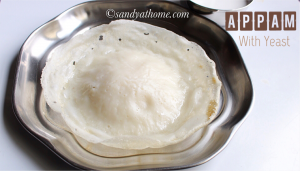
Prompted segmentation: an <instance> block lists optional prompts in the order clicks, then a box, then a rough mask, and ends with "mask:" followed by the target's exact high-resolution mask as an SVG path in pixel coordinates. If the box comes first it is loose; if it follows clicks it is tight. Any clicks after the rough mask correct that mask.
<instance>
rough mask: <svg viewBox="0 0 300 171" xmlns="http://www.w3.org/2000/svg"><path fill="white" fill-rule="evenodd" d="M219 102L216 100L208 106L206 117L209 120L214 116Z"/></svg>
mask: <svg viewBox="0 0 300 171" xmlns="http://www.w3.org/2000/svg"><path fill="white" fill-rule="evenodd" d="M216 107H217V102H216V101H215V100H211V101H210V102H209V105H208V109H207V112H206V115H207V117H208V118H210V117H211V115H212V114H214V113H215V112H216Z"/></svg>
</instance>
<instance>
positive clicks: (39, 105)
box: [13, 1, 253, 170]
mask: <svg viewBox="0 0 300 171" xmlns="http://www.w3.org/2000/svg"><path fill="white" fill-rule="evenodd" d="M107 9H114V10H115V11H129V12H132V11H133V10H134V9H136V11H144V12H145V11H147V10H148V9H151V10H152V11H153V12H154V11H166V12H179V11H185V12H189V13H190V16H189V18H188V19H164V18H162V19H143V20H141V19H138V21H142V22H146V23H150V24H153V25H156V26H160V27H164V28H166V29H169V30H171V31H173V32H175V33H177V34H179V35H182V36H184V37H186V38H187V39H189V40H191V41H194V42H196V43H198V44H199V45H201V46H202V47H203V48H204V50H205V51H206V53H207V54H208V56H209V57H210V58H211V59H213V60H214V61H215V62H216V64H217V71H218V74H219V77H220V79H221V81H222V83H223V87H222V96H221V100H222V106H221V108H220V112H219V116H218V118H217V119H215V120H214V121H213V122H212V123H211V124H210V125H208V126H207V127H206V128H204V129H203V130H202V131H203V132H202V135H201V138H200V139H198V140H197V141H196V143H194V144H191V145H190V146H189V147H188V148H186V147H184V148H179V149H182V150H176V149H174V150H172V148H170V147H169V148H168V150H167V152H162V153H147V154H143V155H138V154H137V155H130V156H125V157H101V156H97V155H94V154H92V153H90V152H88V151H86V150H85V149H83V148H82V147H81V146H80V145H79V144H78V143H77V141H76V139H75V137H74V136H73V135H72V134H70V133H69V132H67V131H65V130H64V129H61V128H59V127H57V126H55V125H54V124H52V123H51V122H49V120H48V119H47V118H46V115H47V114H48V112H49V113H51V109H49V110H44V109H43V107H44V106H45V101H44V100H43V98H42V95H41V92H42V88H41V85H40V77H41V71H42V69H43V67H44V66H45V61H46V60H47V57H48V54H49V53H50V52H51V50H52V49H54V48H55V47H56V46H58V45H60V44H62V43H64V42H66V41H68V40H69V39H70V38H71V37H73V36H74V35H76V34H77V33H79V32H80V31H84V30H86V29H89V28H91V27H94V26H97V25H101V24H105V23H109V22H110V21H111V19H109V18H107V17H106V10H107ZM252 100H253V88H252V84H251V80H250V77H249V75H248V73H247V70H246V67H245V65H244V63H243V60H242V57H241V55H240V53H239V50H238V48H237V46H236V44H235V43H234V40H233V39H232V38H231V37H230V35H229V34H228V33H227V32H226V31H224V30H223V29H222V28H221V27H219V26H218V25H216V24H215V23H213V22H211V21H209V20H208V19H205V18H203V17H201V16H198V15H196V14H193V12H192V11H189V10H188V9H185V8H183V7H181V6H179V5H176V4H173V3H170V2H145V1H138V2H128V1H127V2H111V1H106V2H103V1H101V2H99V1H94V2H86V3H83V4H79V5H77V6H75V7H72V8H70V9H68V10H67V11H65V12H64V13H62V14H60V15H59V16H58V17H56V18H54V19H53V20H51V21H49V22H47V23H46V24H44V25H43V26H41V27H40V28H38V29H37V30H35V31H34V32H33V33H32V34H31V35H30V36H29V38H28V39H27V40H26V42H25V43H24V45H23V46H22V48H21V50H20V54H19V61H18V67H17V74H16V80H15V87H14V95H13V104H14V110H15V114H16V116H17V118H18V120H19V121H20V123H21V124H22V125H23V126H24V127H25V129H26V130H28V131H29V132H30V133H31V134H33V135H34V136H35V137H36V138H38V139H39V140H40V141H41V142H42V143H44V144H45V145H46V146H47V147H49V148H50V149H51V150H52V151H53V152H54V153H56V154H57V155H58V156H59V157H61V158H62V159H63V160H65V161H66V162H68V163H69V164H71V165H72V166H74V167H77V168H80V169H97V170H98V169H108V170H132V169H153V168H165V169H179V168H188V167H193V166H196V165H200V164H203V163H205V162H207V161H208V160H210V159H212V158H213V157H214V156H216V155H217V154H218V153H219V152H220V151H221V150H223V149H224V148H225V146H226V145H227V144H228V143H229V141H230V139H231V138H232V136H233V135H234V133H235V132H236V131H237V129H238V128H239V126H240V125H241V124H242V122H243V121H244V120H245V118H246V116H247V112H248V110H249V109H250V106H251V103H252Z"/></svg>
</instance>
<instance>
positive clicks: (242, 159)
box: [0, 0, 300, 171]
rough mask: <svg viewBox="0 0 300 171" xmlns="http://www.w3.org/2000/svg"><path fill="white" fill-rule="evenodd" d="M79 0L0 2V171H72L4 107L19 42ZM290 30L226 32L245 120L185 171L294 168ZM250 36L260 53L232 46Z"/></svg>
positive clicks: (298, 131) (256, 6)
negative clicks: (251, 95) (237, 64)
mask: <svg viewBox="0 0 300 171" xmlns="http://www.w3.org/2000/svg"><path fill="white" fill-rule="evenodd" d="M80 2H83V0H72V1H71V0H60V1H58V0H51V1H50V0H43V1H37V0H26V1H25V0H22V1H20V0H18V1H17V0H2V1H1V3H0V114H1V115H0V170H41V169H43V170H44V169H47V170H62V169H69V170H70V169H73V168H72V167H70V166H68V165H67V164H66V163H64V162H63V161H62V160H61V159H59V158H58V157H57V156H55V155H54V154H53V153H52V152H51V151H50V150H48V149H47V148H46V147H44V146H43V145H42V144H41V143H40V142H39V141H38V140H36V139H35V138H33V137H32V136H31V135H30V134H29V133H27V132H26V131H25V130H24V129H23V128H22V127H21V125H20V124H19V123H18V121H17V120H16V118H15V116H14V115H13V111H12V108H11V91H12V85H13V81H12V80H13V78H14V75H13V73H14V69H15V63H13V60H14V59H15V58H16V57H17V54H18V51H19V49H20V47H21V45H22V43H23V42H24V41H25V40H26V38H27V37H28V36H29V35H30V33H31V32H32V31H33V30H35V29H36V28H37V27H39V26H40V25H42V24H44V23H45V22H47V21H48V20H50V19H52V18H53V17H55V16H57V15H58V14H59V13H61V12H63V11H64V10H66V9H68V8H69V7H71V6H73V5H76V4H78V3H80ZM299 4H300V3H299V1H297V0H255V2H254V3H253V4H252V5H251V6H250V7H249V8H248V9H247V11H297V22H298V23H300V22H299V18H300V15H299V13H300V12H299ZM299 26H300V25H299V24H298V25H297V31H276V32H269V31H260V32H258V31H247V32H242V31H231V32H230V34H231V35H232V36H233V38H234V39H235V41H236V43H237V44H238V46H239V47H240V52H241V54H242V56H243V58H244V62H245V64H246V66H247V69H248V71H249V74H250V76H251V79H252V82H253V86H254V90H255V102H254V105H253V109H252V111H251V112H250V115H249V117H248V118H247V120H246V121H245V122H244V124H243V125H242V126H241V128H240V129H239V130H238V132H237V133H236V135H235V136H234V137H233V139H232V141H231V142H230V143H229V145H228V146H227V147H226V148H225V150H224V151H222V152H221V153H220V154H219V155H217V156H216V157H215V158H214V159H212V160H211V161H209V162H208V163H206V164H204V165H201V166H198V167H195V168H192V169H190V170H209V171H210V170H222V171H224V170H228V171H235V170H236V171H243V170H251V171H253V170H256V171H257V170H271V171H275V170H299V169H300V108H299V106H300V91H299V89H300V72H299V69H300V60H299V59H300V56H299V48H300V44H299V30H300V27H299ZM247 35H248V36H257V37H259V38H260V39H261V46H260V47H245V46H242V47H241V46H240V45H239V36H247ZM263 36H270V37H272V38H275V39H276V38H280V39H281V38H286V37H287V36H289V38H290V46H289V47H270V46H268V47H266V46H265V42H264V37H263Z"/></svg>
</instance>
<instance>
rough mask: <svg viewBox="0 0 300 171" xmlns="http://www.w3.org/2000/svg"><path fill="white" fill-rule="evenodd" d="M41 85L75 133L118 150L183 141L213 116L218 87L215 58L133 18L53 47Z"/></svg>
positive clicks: (179, 37)
mask: <svg viewBox="0 0 300 171" xmlns="http://www.w3.org/2000/svg"><path fill="white" fill-rule="evenodd" d="M41 83H42V87H43V90H44V91H43V92H44V97H45V99H46V101H47V104H48V105H49V106H50V107H51V108H52V109H53V110H55V111H57V112H59V113H61V115H62V117H63V119H64V121H65V122H66V124H67V125H68V127H69V128H70V130H71V131H72V133H73V134H74V135H76V136H79V137H80V138H82V139H84V140H86V141H88V142H90V143H94V144H98V143H101V144H103V145H106V146H110V147H114V148H122V149H145V148H161V147H165V146H168V145H171V144H175V143H178V142H180V141H183V140H184V139H186V138H187V137H189V136H190V135H191V134H193V133H194V132H195V131H197V130H199V129H200V128H202V127H204V126H206V125H207V124H209V123H210V122H211V121H212V120H213V119H214V118H215V117H216V114H217V110H216V108H217V106H218V103H219V96H220V88H221V82H220V80H219V79H218V76H217V74H216V69H215V63H214V62H213V61H212V60H211V59H209V58H208V56H207V55H206V54H205V51H204V50H203V49H202V48H201V47H200V46H199V45H198V44H196V43H194V42H190V41H188V40H187V39H185V38H183V37H181V36H179V35H177V34H175V33H173V32H171V31H168V30H166V29H163V28H160V27H156V26H152V25H150V24H146V23H142V22H137V21H130V20H117V21H112V22H111V23H110V24H108V25H101V26H98V27H95V28H93V29H91V30H88V31H86V32H84V33H83V34H80V35H77V36H75V37H73V38H72V39H71V40H70V41H68V42H67V43H65V44H63V45H61V46H59V47H58V48H56V49H55V50H53V53H51V54H50V58H49V61H47V63H46V66H45V68H44V70H43V72H42V79H41Z"/></svg>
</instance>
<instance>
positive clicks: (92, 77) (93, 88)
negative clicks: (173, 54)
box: [64, 50, 185, 135]
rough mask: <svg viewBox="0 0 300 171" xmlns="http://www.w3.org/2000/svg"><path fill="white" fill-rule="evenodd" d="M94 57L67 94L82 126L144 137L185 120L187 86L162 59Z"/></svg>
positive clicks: (78, 70)
mask: <svg viewBox="0 0 300 171" xmlns="http://www.w3.org/2000/svg"><path fill="white" fill-rule="evenodd" d="M94 56H95V55H90V56H87V57H85V58H82V59H81V60H80V61H79V62H77V63H76V65H75V70H74V77H73V78H71V79H70V80H69V81H68V83H67V85H66V87H65V88H66V90H65V91H64V94H65V97H67V98H66V101H65V106H66V109H67V110H68V111H67V112H72V113H71V116H72V117H73V119H75V120H77V121H78V124H82V125H89V126H90V127H93V128H95V129H99V130H105V132H106V133H109V134H110V135H143V134H149V133H150V134H151V133H156V132H159V131H161V130H164V129H165V128H166V127H167V126H168V125H169V124H172V123H173V122H174V120H175V119H176V118H177V117H178V116H179V115H180V110H181V107H182V105H183V102H184V98H185V86H184V81H183V80H182V78H181V76H180V74H179V73H178V69H177V68H174V66H170V65H169V64H168V63H167V62H165V61H164V60H163V58H162V57H161V56H159V55H155V54H145V53H142V52H139V51H129V50H122V51H117V52H114V51H113V52H110V53H107V54H106V55H104V56H101V57H94ZM71 108H74V109H72V110H70V109H71Z"/></svg>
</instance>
